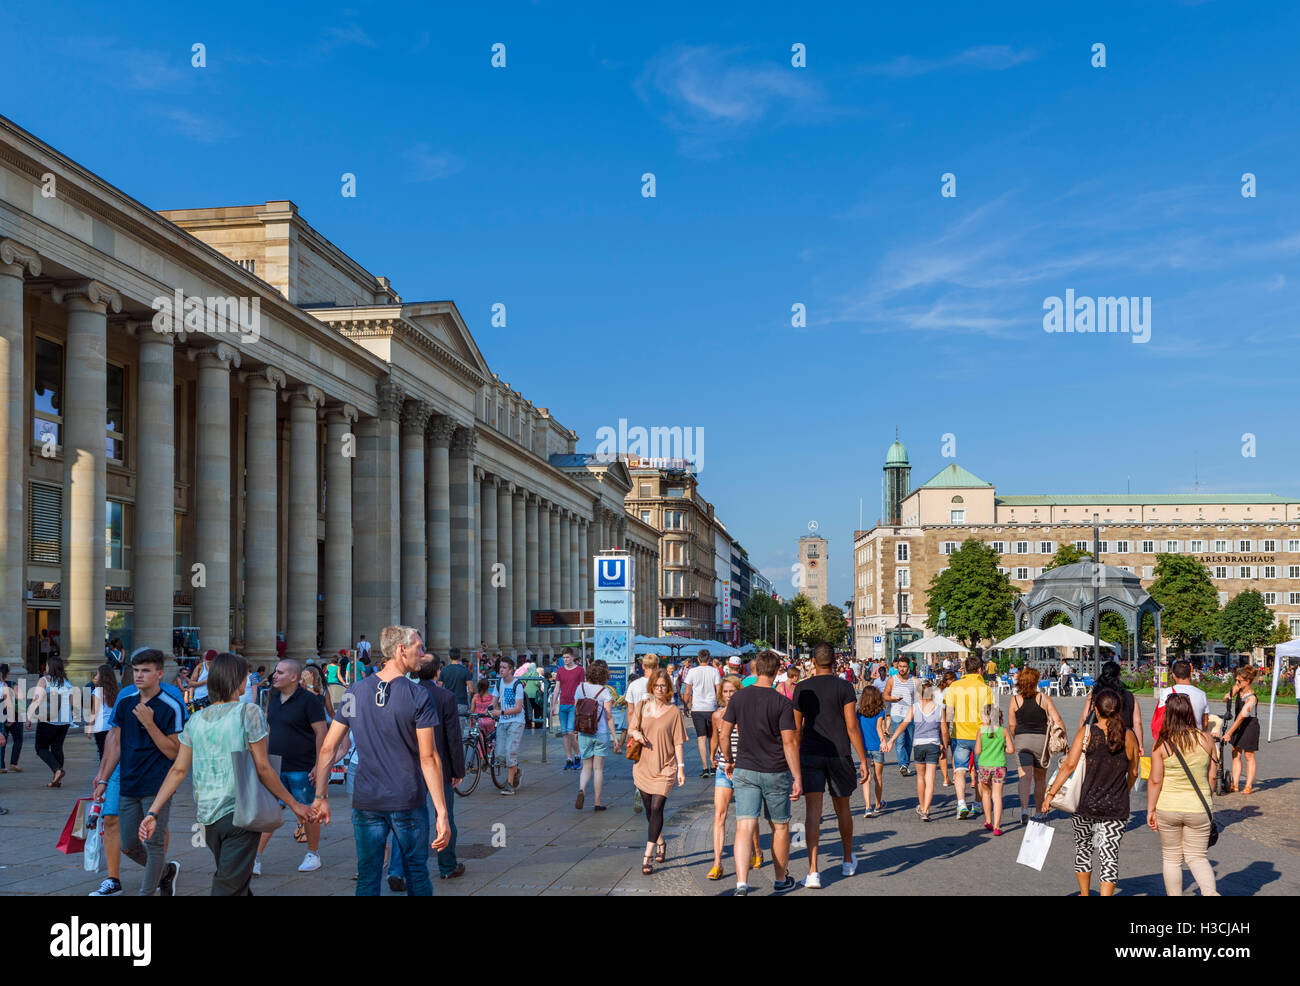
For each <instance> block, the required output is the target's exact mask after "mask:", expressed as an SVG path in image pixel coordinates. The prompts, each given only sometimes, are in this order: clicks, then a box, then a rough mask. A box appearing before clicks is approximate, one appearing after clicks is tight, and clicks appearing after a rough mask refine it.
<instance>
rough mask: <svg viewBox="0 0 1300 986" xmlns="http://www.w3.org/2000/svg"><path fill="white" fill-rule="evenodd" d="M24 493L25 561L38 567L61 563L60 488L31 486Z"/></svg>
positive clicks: (34, 484) (61, 503) (61, 520)
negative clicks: (25, 521)
mask: <svg viewBox="0 0 1300 986" xmlns="http://www.w3.org/2000/svg"><path fill="white" fill-rule="evenodd" d="M27 489H28V493H27V560H28V561H30V562H33V563H35V564H38V565H58V564H60V563H61V562H62V561H63V557H62V553H61V552H60V550H59V549H60V547H61V545H60V541H61V539H62V533H63V488H62V487H60V486H48V485H46V484H45V483H31V484H30V485H29V486H28V487H27Z"/></svg>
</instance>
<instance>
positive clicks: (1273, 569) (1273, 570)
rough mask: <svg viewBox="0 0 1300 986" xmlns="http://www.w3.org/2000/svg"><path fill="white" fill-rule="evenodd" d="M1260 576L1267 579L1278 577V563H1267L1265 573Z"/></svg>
mask: <svg viewBox="0 0 1300 986" xmlns="http://www.w3.org/2000/svg"><path fill="white" fill-rule="evenodd" d="M1260 578H1265V579H1275V578H1277V566H1276V565H1265V566H1264V571H1263V573H1262V574H1261V575H1260Z"/></svg>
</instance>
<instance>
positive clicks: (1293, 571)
mask: <svg viewBox="0 0 1300 986" xmlns="http://www.w3.org/2000/svg"><path fill="white" fill-rule="evenodd" d="M1286 577H1287V578H1288V579H1300V565H1288V566H1287V567H1286Z"/></svg>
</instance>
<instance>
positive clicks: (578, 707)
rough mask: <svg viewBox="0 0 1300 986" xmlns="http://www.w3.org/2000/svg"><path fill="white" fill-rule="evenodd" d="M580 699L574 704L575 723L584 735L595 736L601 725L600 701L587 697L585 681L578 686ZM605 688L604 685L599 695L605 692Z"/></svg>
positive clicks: (576, 727)
mask: <svg viewBox="0 0 1300 986" xmlns="http://www.w3.org/2000/svg"><path fill="white" fill-rule="evenodd" d="M578 689H579V693H580V694H579V696H578V701H577V702H575V703H574V706H573V725H574V728H575V729H577V731H578V732H580V733H582V734H583V735H584V736H595V735H596V730H597V728H598V727H599V726H600V703H599V702H598V701H596V699H594V698H587V697H586V690H587V686H586V683H585V682H584V683H583V684H581V685H579V686H578ZM604 691H605V689H604V688H603V687H602V688H601V690H600V691H599V692H597V693H596V694H597V695H600V694H603V693H604Z"/></svg>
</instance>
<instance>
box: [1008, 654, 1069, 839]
mask: <svg viewBox="0 0 1300 986" xmlns="http://www.w3.org/2000/svg"><path fill="white" fill-rule="evenodd" d="M1049 722H1054V723H1056V724H1057V725H1058V726H1060V727H1061V732H1065V723H1064V722H1063V721H1062V719H1061V714H1060V713H1059V712H1057V711H1056V706H1055V705H1053V704H1052V699H1051V697H1050V696H1048V695H1044V694H1043V693H1042V692H1040V691H1039V690H1038V672H1037V671H1036V670H1035V669H1033V668H1031V667H1025V668H1022V669H1021V671H1020V675H1019V676H1018V677H1017V678H1016V694H1015V695H1013V696H1012V697H1011V717H1010V719H1009V720H1008V722H1007V733H1008V735H1009V736H1010V738H1011V742H1012V743H1013V744H1014V749H1015V750H1016V756H1017V757H1019V759H1020V777H1019V780H1018V781H1017V787H1018V788H1019V791H1020V823H1021V824H1022V825H1023V824H1024V823H1025V822H1028V821H1029V785H1030V782H1031V781H1032V782H1033V787H1034V804H1035V805H1036V806H1037V807H1038V809H1039V811H1038V816H1037V817H1040V818H1041V817H1042V805H1043V792H1044V791H1046V790H1047V768H1046V767H1045V766H1042V761H1041V759H1040V757H1041V756H1042V754H1043V751H1044V750H1046V749H1047V735H1048V732H1049V730H1048V724H1049Z"/></svg>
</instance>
